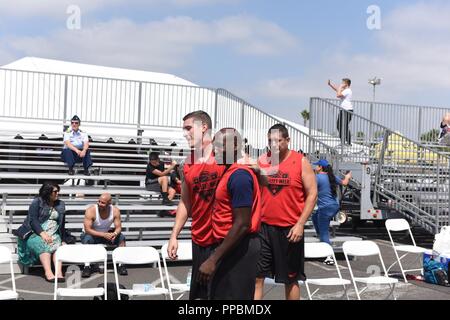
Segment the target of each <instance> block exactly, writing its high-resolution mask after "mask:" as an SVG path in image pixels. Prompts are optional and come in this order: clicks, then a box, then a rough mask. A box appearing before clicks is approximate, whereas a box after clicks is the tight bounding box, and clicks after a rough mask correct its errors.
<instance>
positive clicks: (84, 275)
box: [81, 266, 91, 278]
mask: <svg viewBox="0 0 450 320" xmlns="http://www.w3.org/2000/svg"><path fill="white" fill-rule="evenodd" d="M90 276H91V267H89V266H85V267H84V269H83V272H82V273H81V277H82V278H89V277H90Z"/></svg>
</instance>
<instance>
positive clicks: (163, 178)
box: [145, 152, 177, 206]
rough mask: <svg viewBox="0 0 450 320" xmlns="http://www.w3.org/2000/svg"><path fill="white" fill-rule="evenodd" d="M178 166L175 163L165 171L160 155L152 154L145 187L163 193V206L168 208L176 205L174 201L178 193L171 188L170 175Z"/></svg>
mask: <svg viewBox="0 0 450 320" xmlns="http://www.w3.org/2000/svg"><path fill="white" fill-rule="evenodd" d="M176 165H177V164H176V162H175V161H174V162H172V164H171V165H170V166H169V168H167V169H165V170H164V163H163V162H162V161H160V160H159V153H157V152H152V153H150V156H149V163H148V165H147V173H146V176H145V187H146V189H147V190H149V191H155V192H161V194H162V197H163V201H162V204H163V205H166V206H171V205H174V203H173V202H172V199H173V198H174V197H175V193H176V191H175V189H174V188H172V187H170V186H169V177H168V175H169V174H170V172H171V171H172V170H173V169H174V168H175V166H176Z"/></svg>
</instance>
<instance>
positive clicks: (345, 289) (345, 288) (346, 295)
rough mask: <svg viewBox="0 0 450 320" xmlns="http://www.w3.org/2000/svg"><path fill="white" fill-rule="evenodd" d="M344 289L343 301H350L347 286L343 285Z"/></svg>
mask: <svg viewBox="0 0 450 320" xmlns="http://www.w3.org/2000/svg"><path fill="white" fill-rule="evenodd" d="M343 287H344V294H343V295H342V297H341V300H344V297H345V298H346V299H347V300H349V298H348V292H347V286H346V285H343Z"/></svg>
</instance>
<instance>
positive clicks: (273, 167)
mask: <svg viewBox="0 0 450 320" xmlns="http://www.w3.org/2000/svg"><path fill="white" fill-rule="evenodd" d="M268 138H269V146H270V147H271V151H270V152H269V153H267V154H264V155H262V156H261V157H260V158H259V160H258V163H259V165H260V167H261V170H262V171H265V174H266V175H268V177H267V178H268V185H267V186H266V187H264V188H263V191H262V219H261V220H262V223H261V231H260V233H259V234H260V238H261V254H260V257H259V261H258V275H257V279H256V288H255V299H256V300H260V299H262V295H263V289H264V279H265V278H275V282H276V283H283V284H284V285H285V294H286V299H288V300H298V299H300V286H299V284H298V281H299V280H305V279H306V277H305V274H304V237H303V233H304V226H305V223H306V222H307V221H308V219H309V217H310V215H311V213H312V211H313V209H314V205H315V203H316V200H317V184H316V178H315V175H314V171H313V169H312V167H311V165H310V163H309V161H308V160H307V159H306V158H305V157H303V155H302V154H300V153H298V152H295V151H293V150H289V141H290V139H289V132H288V130H287V128H286V127H285V126H284V125H282V124H277V125H274V126H273V127H272V128H270V130H269V133H268Z"/></svg>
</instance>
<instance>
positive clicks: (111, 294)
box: [94, 282, 129, 300]
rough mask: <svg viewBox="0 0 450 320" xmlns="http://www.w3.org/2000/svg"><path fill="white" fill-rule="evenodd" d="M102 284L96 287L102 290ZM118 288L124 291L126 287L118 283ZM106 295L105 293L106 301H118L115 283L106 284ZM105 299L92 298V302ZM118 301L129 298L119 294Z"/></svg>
mask: <svg viewBox="0 0 450 320" xmlns="http://www.w3.org/2000/svg"><path fill="white" fill-rule="evenodd" d="M103 286H104V285H103V283H100V284H99V285H98V286H97V287H98V288H103ZM119 288H120V289H126V287H125V286H124V285H122V284H120V283H119ZM106 293H107V299H108V300H118V299H117V290H116V283H115V282H108V283H107V284H106ZM104 298H105V296H100V297H94V300H103V299H104ZM120 300H129V297H128V295H127V294H121V295H120Z"/></svg>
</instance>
